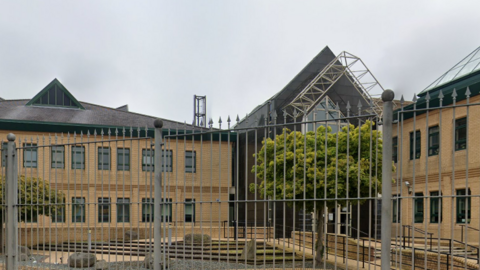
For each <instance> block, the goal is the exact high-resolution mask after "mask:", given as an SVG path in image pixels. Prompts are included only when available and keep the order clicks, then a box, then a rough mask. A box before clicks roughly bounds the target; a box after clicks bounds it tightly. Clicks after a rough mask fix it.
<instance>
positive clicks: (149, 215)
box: [142, 198, 154, 222]
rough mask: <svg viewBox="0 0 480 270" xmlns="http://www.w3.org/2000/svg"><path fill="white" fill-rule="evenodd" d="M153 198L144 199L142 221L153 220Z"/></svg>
mask: <svg viewBox="0 0 480 270" xmlns="http://www.w3.org/2000/svg"><path fill="white" fill-rule="evenodd" d="M153 202H154V200H153V198H143V199H142V222H153Z"/></svg>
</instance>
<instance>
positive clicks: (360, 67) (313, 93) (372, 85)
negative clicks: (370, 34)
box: [283, 51, 384, 118]
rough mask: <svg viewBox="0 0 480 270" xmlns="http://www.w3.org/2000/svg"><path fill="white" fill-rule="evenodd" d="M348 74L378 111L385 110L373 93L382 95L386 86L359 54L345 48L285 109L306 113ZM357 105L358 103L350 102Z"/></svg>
mask: <svg viewBox="0 0 480 270" xmlns="http://www.w3.org/2000/svg"><path fill="white" fill-rule="evenodd" d="M343 75H346V78H348V80H349V81H350V82H351V83H352V85H353V86H354V88H355V89H356V90H357V91H358V93H359V94H360V95H361V96H362V97H363V99H364V100H365V101H366V102H367V103H369V104H370V106H371V108H372V110H373V112H374V113H376V114H377V115H381V114H382V110H381V107H380V106H379V104H378V101H377V100H374V99H372V96H377V95H378V96H379V95H381V94H382V92H383V91H384V89H383V87H382V86H381V85H380V83H379V82H378V81H377V79H376V78H375V77H374V76H373V74H372V73H371V72H370V70H369V69H368V68H367V66H366V65H365V64H364V63H363V61H362V59H360V58H359V57H357V56H355V55H353V54H351V53H348V52H345V51H344V52H342V53H340V54H339V55H338V56H337V57H336V58H335V59H333V60H332V61H331V62H330V63H329V64H328V65H327V66H326V67H325V68H324V69H323V70H322V71H321V72H320V73H319V74H318V75H317V76H315V78H314V79H313V80H312V81H311V82H310V83H309V84H308V85H307V86H306V87H305V88H304V89H303V90H302V91H301V92H300V93H299V94H298V95H297V96H296V97H295V98H294V99H293V100H292V101H291V102H290V103H289V104H288V105H286V106H285V107H284V108H283V109H284V111H285V112H286V113H287V114H288V115H290V116H293V117H295V118H297V117H300V116H303V115H307V114H308V113H310V111H312V110H313V109H314V108H315V106H316V105H317V104H318V103H319V102H320V101H321V100H322V99H323V98H324V97H325V96H326V94H327V93H328V91H329V90H330V89H331V88H332V87H333V86H334V85H335V84H336V83H337V82H338V80H340V78H342V76H343ZM351 105H352V106H355V105H356V104H351Z"/></svg>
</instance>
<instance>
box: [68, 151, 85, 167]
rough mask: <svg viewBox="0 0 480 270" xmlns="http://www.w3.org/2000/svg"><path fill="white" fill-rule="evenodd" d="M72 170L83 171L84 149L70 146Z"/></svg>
mask: <svg viewBox="0 0 480 270" xmlns="http://www.w3.org/2000/svg"><path fill="white" fill-rule="evenodd" d="M71 159H72V169H85V147H83V146H72V156H71Z"/></svg>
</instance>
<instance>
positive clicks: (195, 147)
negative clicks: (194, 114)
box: [0, 90, 480, 270]
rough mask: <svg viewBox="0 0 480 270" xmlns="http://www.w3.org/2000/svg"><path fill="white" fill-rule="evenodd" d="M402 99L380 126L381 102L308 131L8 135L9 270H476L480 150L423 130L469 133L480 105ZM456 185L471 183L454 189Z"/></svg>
mask: <svg viewBox="0 0 480 270" xmlns="http://www.w3.org/2000/svg"><path fill="white" fill-rule="evenodd" d="M393 98H394V96H393V92H392V91H390V90H386V91H385V92H384V93H383V95H382V99H383V106H384V108H383V115H382V116H383V117H382V118H381V119H380V118H379V116H378V115H376V114H375V113H371V112H374V111H375V110H373V109H372V106H374V105H373V104H372V105H370V107H369V108H362V103H359V104H358V105H357V106H358V108H356V110H355V111H356V112H365V113H363V114H360V113H359V114H357V115H352V114H351V112H350V108H351V106H350V104H347V106H346V111H345V112H342V113H343V114H340V113H338V112H339V110H340V109H339V106H338V105H336V106H334V108H329V107H328V106H327V108H325V114H324V115H323V117H321V116H320V115H316V114H314V115H313V117H311V118H309V119H313V120H311V121H299V118H296V117H293V118H292V115H291V114H289V113H283V114H282V115H280V114H278V115H277V112H273V113H272V114H269V115H267V116H262V118H260V117H247V119H246V120H245V121H254V122H255V123H254V124H253V125H248V124H247V125H246V126H248V128H240V126H239V125H236V126H233V124H234V123H233V122H232V121H231V120H230V118H228V120H227V121H225V122H226V124H224V123H222V120H221V119H220V120H219V121H218V123H217V124H218V128H214V127H213V122H212V121H210V123H209V127H207V128H203V127H192V126H189V125H186V124H185V125H181V124H179V125H177V127H176V128H171V129H165V128H164V127H163V125H162V122H161V121H160V120H157V121H155V123H154V127H155V128H154V129H150V130H149V129H143V130H142V129H138V130H137V129H131V128H130V129H123V130H116V131H113V132H112V131H88V132H87V133H81V134H76V133H70V134H63V135H62V134H58V135H45V136H40V135H39V136H38V137H37V136H36V135H35V136H33V135H31V134H23V133H22V134H21V133H19V134H15V135H13V134H10V135H8V138H7V139H8V142H6V143H5V144H2V149H3V151H2V175H3V178H2V179H4V183H3V185H1V187H2V200H1V202H0V203H1V206H2V209H3V213H2V214H3V217H4V220H5V226H4V227H3V228H2V237H1V238H0V242H2V246H3V245H5V250H4V254H5V257H1V256H0V266H1V267H4V268H5V269H9V270H10V269H15V270H16V269H19V268H23V267H30V268H35V269H37V268H38V269H64V268H65V267H66V266H67V265H70V266H72V264H73V266H75V265H74V264H75V263H73V262H74V261H77V265H76V266H78V263H81V264H82V265H81V266H85V265H83V264H84V263H85V264H88V266H92V265H93V266H94V267H98V268H101V267H105V268H107V267H109V268H112V269H113V268H119V269H120V268H121V269H126V268H130V269H144V268H149V269H156V270H157V269H167V268H168V269H202V270H203V269H252V268H254V269H275V268H281V269H316V268H318V267H320V268H333V269H347V268H351V267H353V268H357V269H359V268H365V269H366V268H368V269H372V268H375V269H384V270H386V269H400V268H402V269H403V268H422V269H478V267H477V268H475V267H476V266H475V264H476V265H477V266H478V245H477V244H475V243H473V240H472V239H474V238H473V234H475V233H476V231H474V230H469V229H468V228H469V226H472V227H478V224H477V223H475V222H478V221H477V220H478V211H473V210H472V211H470V212H469V211H468V209H470V208H469V207H471V206H473V205H474V203H475V202H474V201H473V200H475V199H477V198H478V194H475V193H469V192H468V188H469V187H472V192H473V191H474V190H475V189H474V187H475V186H473V185H472V182H470V183H469V182H468V179H469V178H468V177H469V173H470V175H472V174H475V173H476V171H475V169H474V168H468V166H474V165H470V164H471V163H469V162H468V156H469V152H468V151H469V150H468V148H466V149H465V151H464V152H461V151H463V149H461V150H459V151H451V152H449V151H450V150H451V149H450V150H445V148H442V147H446V146H444V145H442V146H440V147H439V149H435V147H430V146H431V145H429V141H428V140H427V139H426V138H431V137H427V136H425V137H421V138H419V141H420V142H422V143H421V144H417V143H416V138H417V137H416V135H415V133H416V132H417V131H419V132H421V133H422V134H427V132H428V131H429V128H430V127H431V124H432V123H433V124H438V125H439V132H440V134H442V131H443V133H445V130H447V127H448V125H451V123H450V122H452V123H454V122H455V121H454V120H455V119H457V118H458V117H455V115H456V114H455V111H456V110H457V111H458V112H459V113H458V114H459V115H461V116H462V117H463V116H465V117H466V118H467V121H466V123H467V127H466V129H467V134H469V133H468V130H470V129H469V128H468V126H469V123H470V121H469V120H468V119H470V118H469V117H468V111H469V107H470V106H475V105H480V104H470V103H469V101H468V99H467V101H466V104H463V103H462V104H455V103H454V105H452V106H447V107H442V105H441V103H440V106H439V107H435V108H429V107H427V108H417V107H416V104H414V105H413V108H411V109H408V110H406V109H404V108H403V107H402V108H401V109H400V110H398V111H395V112H393V109H392V100H393ZM409 108H410V107H409ZM278 113H280V112H278ZM293 114H294V115H295V112H294V113H293ZM430 114H432V115H433V114H435V116H434V117H433V116H431V115H430ZM420 115H421V116H420ZM394 116H395V117H394ZM445 116H448V119H447V120H445ZM417 117H419V118H420V120H418V119H417ZM442 117H444V119H443V120H442ZM450 117H451V118H450ZM429 118H431V119H430V120H431V121H429ZM237 119H238V118H237ZM303 119H304V120H305V119H307V118H303ZM432 119H433V120H432ZM450 120H452V121H450ZM238 121H239V120H237V123H238ZM423 121H425V122H423ZM447 123H448V124H447ZM462 123H463V122H462ZM222 124H223V126H222ZM420 125H421V126H420ZM225 126H226V127H225ZM419 126H420V127H419ZM456 131H457V133H458V131H459V129H458V128H457V129H456ZM410 132H413V135H412V136H413V137H412V140H413V141H414V142H415V143H414V144H412V148H411V149H410V147H409V145H410V143H409V139H410V137H409V136H410ZM447 132H448V134H449V135H448V136H447V135H445V134H442V135H440V137H441V138H443V137H444V136H445V138H446V139H447V141H448V142H451V143H452V145H453V146H455V145H459V147H460V148H462V146H463V145H467V144H468V145H469V147H470V146H472V147H474V143H473V141H472V140H471V139H463V137H462V138H461V139H460V140H455V139H454V138H455V129H454V131H450V130H448V131H447ZM432 134H433V133H432ZM15 136H17V137H15ZM432 136H433V135H432ZM395 137H396V138H397V144H396V145H392V144H391V143H390V142H391V141H392V138H395ZM467 138H470V137H467ZM427 146H428V148H427ZM417 147H421V151H417V149H416V148H417ZM442 149H443V150H442ZM409 150H411V151H409ZM429 150H432V151H433V152H432V153H437V152H438V158H437V157H434V158H430V159H429V158H428V157H429V156H428V155H426V154H425V153H426V151H429ZM437 150H438V151H437ZM445 151H447V152H445ZM410 152H411V153H412V154H411V155H412V161H410V160H409V154H410ZM445 153H449V155H448V156H447V157H445ZM463 153H464V154H463ZM430 156H434V155H430ZM393 157H396V158H397V160H396V163H395V166H393V163H392V158H393ZM417 157H418V158H419V159H417ZM437 159H438V160H437ZM443 160H447V161H445V162H447V163H445V164H444V162H443ZM456 160H457V161H456ZM458 160H462V161H460V164H459V162H458ZM434 163H435V164H438V168H437V169H435V170H434V169H432V168H433V165H432V164H434ZM447 165H448V166H450V167H451V168H453V170H452V171H451V172H450V171H448V169H447V168H448V166H447ZM459 166H464V167H465V170H462V171H459V170H456V169H455V168H459ZM439 168H441V169H439ZM447 176H448V177H451V179H453V180H452V181H454V182H456V183H458V185H455V187H450V188H449V189H445V188H443V187H442V183H443V184H445V182H442V179H443V178H444V177H447ZM455 177H461V179H465V180H457V178H455ZM435 179H438V180H436V181H435ZM407 181H408V182H409V186H407V185H406V184H405V183H406V182H407ZM429 181H430V182H431V183H430V185H429V184H428V183H429ZM463 184H465V185H464V186H463ZM433 187H435V189H436V190H433ZM464 189H465V192H464V194H463V193H461V190H464ZM457 190H460V193H458V194H457ZM421 192H423V194H420V193H421ZM430 192H434V193H433V194H431V193H430ZM435 192H437V193H435ZM470 200H472V201H470ZM445 201H450V203H451V204H449V205H448V208H449V209H448V211H450V212H448V211H447V210H446V207H444V204H446V203H445ZM456 203H457V204H458V205H459V207H460V208H459V209H460V210H458V212H459V214H460V216H461V215H462V214H463V216H461V217H459V219H458V220H459V221H460V222H455V220H456V219H457V215H456V214H455V213H456V212H457V209H456V208H455V207H456ZM431 209H434V210H431ZM435 209H444V210H443V212H442V211H441V210H438V211H437V210H435ZM474 209H476V208H474ZM439 211H440V212H439ZM461 211H463V212H461ZM430 212H432V213H433V212H435V213H433V214H431V215H428V216H427V215H426V214H425V213H430ZM442 216H443V217H444V218H445V220H443V221H442ZM446 217H449V218H450V219H447V218H446ZM462 217H463V219H464V221H465V224H463V223H461V222H462ZM421 218H423V219H422V220H421ZM454 219H455V220H454ZM420 221H423V223H420ZM435 222H439V225H435V224H436V223H435ZM469 222H470V223H469ZM457 223H461V224H457ZM332 224H333V225H332ZM339 224H341V225H339ZM475 224H477V225H476V226H475ZM403 225H405V226H410V227H409V228H411V230H410V231H411V235H408V236H407V235H404V234H405V233H403V232H402V228H404V227H402V226H403ZM459 225H465V226H466V227H465V229H462V228H461V226H459ZM435 226H437V227H435ZM457 227H458V233H459V234H460V230H463V232H464V234H465V235H464V236H460V237H462V240H461V241H459V240H456V239H458V238H459V237H458V236H457V237H456V238H455V237H454V236H456V235H455V233H456V230H457ZM432 228H433V229H432ZM445 230H447V233H446V232H445ZM420 231H422V232H425V234H422V235H419V232H420ZM467 234H468V235H467ZM427 235H428V236H427ZM3 236H4V237H3ZM447 236H451V237H447ZM478 237H480V236H478ZM463 238H465V239H463ZM407 242H408V243H407ZM479 242H480V238H479ZM445 247H447V248H445ZM74 253H80V254H74ZM75 256H77V257H80V258H77V259H78V260H74V259H75ZM3 258H4V259H3ZM82 258H83V260H82ZM102 260H103V261H102Z"/></svg>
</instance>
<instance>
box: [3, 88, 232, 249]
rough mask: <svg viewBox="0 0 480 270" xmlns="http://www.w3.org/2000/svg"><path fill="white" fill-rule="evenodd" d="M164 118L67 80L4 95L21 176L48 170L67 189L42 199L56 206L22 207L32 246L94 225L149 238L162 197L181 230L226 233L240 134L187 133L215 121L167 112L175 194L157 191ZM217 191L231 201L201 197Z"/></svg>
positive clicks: (167, 165) (108, 235) (108, 232)
mask: <svg viewBox="0 0 480 270" xmlns="http://www.w3.org/2000/svg"><path fill="white" fill-rule="evenodd" d="M155 119H157V118H156V117H152V116H147V115H142V114H138V113H133V112H130V111H128V105H125V106H122V107H119V108H108V107H105V106H101V105H96V104H91V103H87V102H80V101H78V100H77V99H76V98H75V97H74V96H73V95H72V94H71V93H70V92H69V91H68V90H67V89H66V88H65V87H64V86H63V85H62V84H61V83H60V82H59V81H58V80H57V79H55V80H53V81H52V82H51V83H50V84H48V85H47V86H46V87H45V88H44V89H43V90H42V91H40V92H39V93H38V94H37V95H36V96H35V97H33V98H32V99H30V100H28V99H24V100H4V99H2V100H1V101H0V137H1V138H4V139H3V140H4V144H3V149H5V140H6V136H7V134H8V133H14V134H15V135H16V138H17V139H16V145H17V148H19V149H18V151H17V153H18V155H17V157H18V174H19V176H21V177H26V178H35V179H41V180H43V181H45V182H47V183H49V185H50V188H52V189H53V190H56V191H60V192H61V193H63V194H64V196H63V198H61V199H60V200H59V201H55V202H52V201H50V202H46V203H45V204H43V203H42V202H41V200H34V202H33V204H37V205H38V207H41V208H42V207H45V208H48V206H49V205H51V204H55V205H58V211H55V212H54V213H50V214H49V215H39V216H37V215H35V212H34V211H28V207H27V206H21V207H25V209H24V210H25V211H24V214H22V215H23V219H22V221H23V222H22V227H23V230H22V231H21V232H20V234H19V237H20V238H21V239H23V241H27V244H29V245H30V244H34V243H36V242H38V241H41V242H45V241H47V242H56V241H67V240H75V239H83V240H84V239H85V237H86V234H87V232H88V231H89V230H90V231H91V232H92V237H93V238H94V239H102V240H113V239H121V238H123V237H124V232H125V231H128V230H136V231H137V232H138V234H140V237H148V236H149V235H151V233H152V228H153V225H152V224H153V218H154V217H153V203H154V200H160V199H161V200H162V202H165V204H164V205H163V206H162V208H163V209H162V219H163V221H165V223H166V224H168V226H170V227H171V228H173V233H174V234H175V235H179V236H183V235H184V232H185V231H184V230H186V231H187V232H188V231H190V232H191V231H193V230H198V228H199V227H200V226H201V225H203V228H210V229H212V228H213V230H214V231H215V232H218V231H219V229H218V227H219V220H220V221H224V220H228V216H229V213H228V211H229V209H228V202H227V201H228V199H229V197H228V194H229V188H230V187H231V182H232V181H231V171H230V170H231V169H230V168H231V166H230V165H231V164H230V163H231V152H232V141H233V137H232V138H231V140H228V139H227V137H226V136H227V135H226V134H222V133H221V132H218V133H217V134H216V136H209V135H208V134H207V135H205V134H204V135H195V136H192V135H189V136H181V135H182V134H183V135H188V134H191V133H193V132H195V133H200V132H201V131H205V129H203V128H200V127H194V126H191V125H186V124H183V123H178V122H175V121H170V120H166V119H163V123H164V125H163V130H162V133H163V136H164V137H165V139H164V147H163V152H162V155H163V166H162V168H163V172H164V173H163V181H164V189H163V192H164V194H165V195H164V196H163V198H153V194H154V189H153V176H154V173H153V171H154V151H155V150H156V149H155V147H154V144H153V143H154V138H153V136H154V127H153V122H154V120H155ZM175 135H176V137H175ZM168 136H174V137H168ZM228 136H230V135H228ZM201 140H203V141H204V142H208V143H207V144H208V146H206V145H205V144H206V143H203V144H202V142H201ZM211 142H215V143H211ZM4 156H5V154H4ZM4 162H5V158H3V161H2V164H5V163H4ZM25 194H26V195H24V196H29V194H37V193H36V192H35V191H34V192H31V191H26V192H25ZM212 196H215V200H218V201H221V202H222V203H216V204H198V203H197V202H202V201H210V200H211V197H212ZM224 202H225V203H224ZM21 211H22V210H21ZM45 211H46V212H48V211H49V210H45ZM206 221H211V222H206ZM22 232H23V233H22ZM42 239H43V240H42ZM29 241H31V243H30V242H29Z"/></svg>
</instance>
